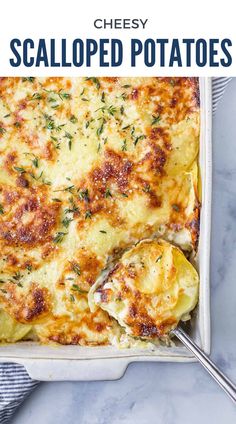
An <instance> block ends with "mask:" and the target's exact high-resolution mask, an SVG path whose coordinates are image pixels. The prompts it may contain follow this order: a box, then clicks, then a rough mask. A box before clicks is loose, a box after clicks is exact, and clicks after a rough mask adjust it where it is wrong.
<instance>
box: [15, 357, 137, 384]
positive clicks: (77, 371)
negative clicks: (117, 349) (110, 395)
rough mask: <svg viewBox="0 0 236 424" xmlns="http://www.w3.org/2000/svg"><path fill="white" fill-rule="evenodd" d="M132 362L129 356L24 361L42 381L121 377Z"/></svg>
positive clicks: (23, 363)
mask: <svg viewBox="0 0 236 424" xmlns="http://www.w3.org/2000/svg"><path fill="white" fill-rule="evenodd" d="M129 363H130V360H129V359H128V358H120V359H119V360H118V359H117V358H115V359H114V358H106V359H91V360H89V359H83V360H80V361H77V360H74V359H51V360H50V359H41V360H40V361H38V360H35V359H27V361H22V365H24V366H25V368H26V370H27V372H28V374H29V375H30V377H31V378H33V379H34V380H40V381H96V380H117V379H119V378H121V377H122V376H123V375H124V373H125V371H126V368H127V366H128V364H129Z"/></svg>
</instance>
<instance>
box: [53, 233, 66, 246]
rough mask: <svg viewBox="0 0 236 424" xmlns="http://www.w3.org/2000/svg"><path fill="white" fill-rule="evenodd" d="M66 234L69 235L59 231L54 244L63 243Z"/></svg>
mask: <svg viewBox="0 0 236 424" xmlns="http://www.w3.org/2000/svg"><path fill="white" fill-rule="evenodd" d="M66 234H68V233H63V232H62V231H59V232H58V233H57V234H56V235H55V236H54V238H53V241H54V243H61V242H62V240H63V239H64V237H65V236H66Z"/></svg>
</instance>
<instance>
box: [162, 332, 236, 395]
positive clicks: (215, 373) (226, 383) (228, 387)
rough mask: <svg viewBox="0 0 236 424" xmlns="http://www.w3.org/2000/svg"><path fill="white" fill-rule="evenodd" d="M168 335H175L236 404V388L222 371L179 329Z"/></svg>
mask: <svg viewBox="0 0 236 424" xmlns="http://www.w3.org/2000/svg"><path fill="white" fill-rule="evenodd" d="M170 334H172V335H175V336H176V337H177V338H178V339H179V340H180V341H181V342H182V343H183V344H184V346H185V347H186V348H187V349H188V350H189V351H190V352H191V353H193V354H194V356H195V358H197V359H198V361H199V362H200V363H201V364H202V365H203V367H204V368H205V369H206V370H207V372H208V373H209V374H210V375H211V376H212V377H213V378H214V380H215V381H216V382H217V383H218V384H219V386H220V387H221V388H222V389H223V390H224V391H225V392H226V393H227V395H228V396H229V397H230V398H231V399H232V401H234V402H235V403H236V386H235V384H234V383H233V382H232V381H231V380H230V379H229V378H228V377H226V375H225V374H223V372H222V371H220V370H219V368H218V367H217V366H216V365H215V364H214V362H212V360H211V359H210V358H209V357H208V356H207V355H206V354H205V353H204V352H203V350H202V349H200V347H198V346H197V345H196V343H194V341H193V340H192V339H190V337H189V336H188V335H187V334H186V333H185V331H184V330H183V329H182V328H181V327H180V326H178V327H176V328H175V329H173V330H171V332H170Z"/></svg>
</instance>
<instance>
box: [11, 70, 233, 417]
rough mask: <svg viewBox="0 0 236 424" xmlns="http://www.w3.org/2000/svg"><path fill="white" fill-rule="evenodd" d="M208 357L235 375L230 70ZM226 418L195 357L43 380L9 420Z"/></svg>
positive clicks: (216, 163)
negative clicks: (110, 373) (110, 376)
mask: <svg viewBox="0 0 236 424" xmlns="http://www.w3.org/2000/svg"><path fill="white" fill-rule="evenodd" d="M213 167H214V171H213V217H212V218H213V220H212V244H211V246H212V251H211V253H212V254H211V299H212V300H211V314H212V355H211V356H212V358H213V359H214V360H215V361H216V363H217V364H218V365H219V366H220V367H221V368H222V370H224V371H225V372H226V373H227V374H228V375H229V376H230V377H231V378H232V379H233V380H234V381H236V332H235V326H236V78H234V79H233V81H232V82H231V83H230V86H229V87H228V88H227V91H226V93H225V95H224V98H223V100H222V101H221V103H220V104H219V106H218V109H217V113H216V115H215V117H214V122H213ZM55 422H56V423H57V424H65V423H66V424H74V423H79V424H121V423H125V424H146V423H147V422H148V423H150V424H152V423H155V424H185V423H186V424H187V423H191V424H199V423H201V424H205V423H214V424H222V423H224V424H233V423H236V408H235V406H234V405H233V403H232V401H231V400H230V399H229V398H228V397H227V396H226V395H225V394H224V393H223V391H222V390H221V389H220V388H219V387H218V386H217V385H216V383H215V382H214V381H213V380H212V379H211V378H210V377H209V376H208V375H207V373H206V372H205V371H204V370H203V369H202V368H201V366H200V365H199V364H196V363H193V364H168V363H137V364H131V365H130V366H129V367H128V369H127V371H126V373H125V375H124V377H123V378H121V379H120V380H118V381H101V382H78V383H70V382H65V383H64V382H62V383H42V384H41V385H40V386H39V387H38V388H37V389H36V390H35V391H34V392H33V394H31V395H30V396H29V398H28V399H27V400H26V402H25V403H24V405H23V406H21V407H20V409H19V410H18V411H17V412H16V414H15V416H14V418H13V419H12V421H11V424H32V423H34V424H38V423H40V424H41V423H43V424H54V423H55Z"/></svg>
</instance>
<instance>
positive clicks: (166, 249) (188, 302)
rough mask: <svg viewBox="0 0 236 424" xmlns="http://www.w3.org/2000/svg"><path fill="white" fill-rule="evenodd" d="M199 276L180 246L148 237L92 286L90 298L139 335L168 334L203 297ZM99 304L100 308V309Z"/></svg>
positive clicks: (145, 336)
mask: <svg viewBox="0 0 236 424" xmlns="http://www.w3.org/2000/svg"><path fill="white" fill-rule="evenodd" d="M198 285H199V278H198V274H197V271H196V270H195V268H194V267H193V265H192V264H191V263H190V262H189V261H188V260H187V259H186V257H185V256H184V254H183V253H182V252H181V251H180V249H179V248H177V247H176V246H173V245H172V244H170V243H168V242H166V241H164V240H162V239H159V240H150V239H149V240H143V241H141V242H140V243H138V244H137V245H136V246H135V247H133V248H131V249H130V250H128V251H127V252H125V253H124V254H123V255H122V257H121V259H120V260H119V261H118V262H117V264H116V265H115V267H114V268H113V269H112V270H111V271H110V272H109V273H108V275H107V276H106V278H104V279H103V280H102V281H100V280H98V282H97V283H95V285H94V286H93V287H92V288H91V291H90V294H89V300H90V305H91V309H92V310H96V306H98V307H101V308H102V309H103V310H104V311H106V312H108V314H109V315H110V316H112V317H114V318H115V319H116V320H117V321H118V322H119V324H120V325H121V326H122V327H124V328H125V329H126V332H127V333H128V334H129V335H131V336H135V337H141V338H151V339H153V338H155V337H158V338H160V337H163V336H165V335H166V334H168V333H169V331H170V330H171V329H172V328H174V327H176V325H177V324H178V322H179V321H180V319H184V318H185V317H187V318H188V314H189V312H191V311H192V310H193V309H194V307H195V306H196V304H197V301H198ZM94 306H95V307H94Z"/></svg>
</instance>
